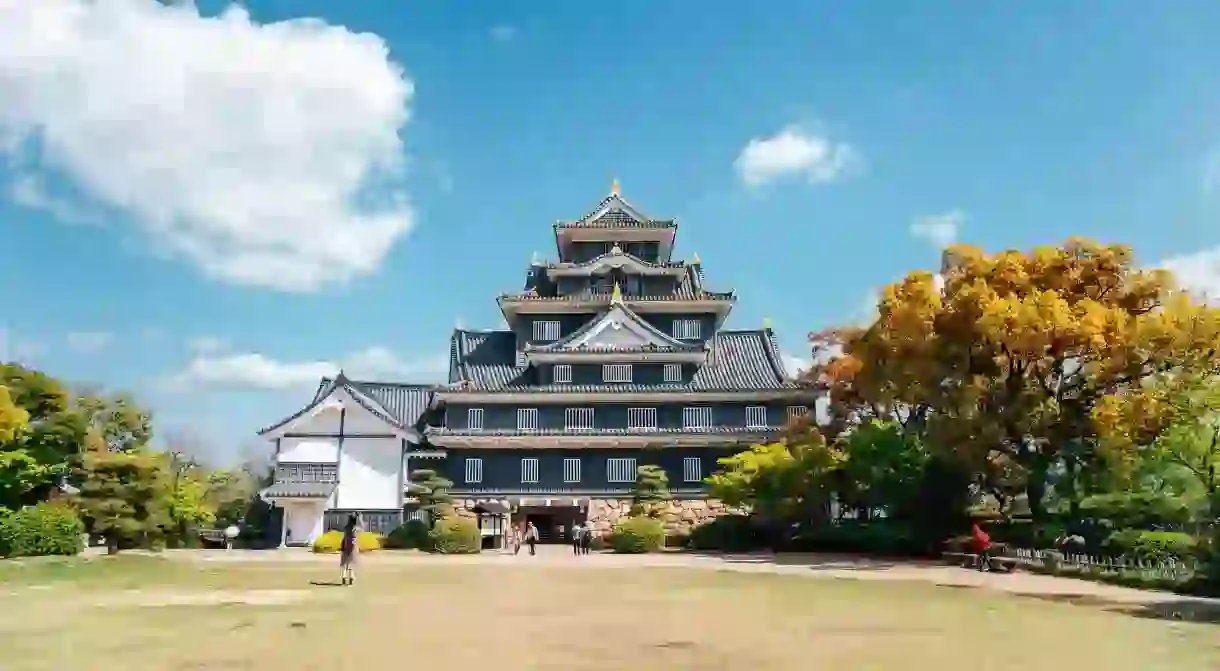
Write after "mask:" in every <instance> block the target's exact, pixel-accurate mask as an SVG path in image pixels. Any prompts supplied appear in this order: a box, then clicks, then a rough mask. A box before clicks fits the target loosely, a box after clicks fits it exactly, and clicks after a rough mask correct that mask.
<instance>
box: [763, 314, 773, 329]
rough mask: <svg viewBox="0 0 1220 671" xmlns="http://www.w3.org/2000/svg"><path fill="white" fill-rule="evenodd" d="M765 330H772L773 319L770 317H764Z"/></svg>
mask: <svg viewBox="0 0 1220 671" xmlns="http://www.w3.org/2000/svg"><path fill="white" fill-rule="evenodd" d="M763 328H764V329H766V330H768V331H770V330H771V318H770V317H763Z"/></svg>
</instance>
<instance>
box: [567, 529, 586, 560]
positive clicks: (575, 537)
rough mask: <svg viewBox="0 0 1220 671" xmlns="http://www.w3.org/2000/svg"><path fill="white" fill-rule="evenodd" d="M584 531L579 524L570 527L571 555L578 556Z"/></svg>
mask: <svg viewBox="0 0 1220 671" xmlns="http://www.w3.org/2000/svg"><path fill="white" fill-rule="evenodd" d="M584 535H585V530H584V529H582V528H581V527H580V522H577V523H575V524H573V525H572V538H571V539H570V540H571V541H572V554H574V555H578V554H581V552H580V543H581V541H582V540H584Z"/></svg>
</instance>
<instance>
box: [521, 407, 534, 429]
mask: <svg viewBox="0 0 1220 671" xmlns="http://www.w3.org/2000/svg"><path fill="white" fill-rule="evenodd" d="M517 430H518V431H537V430H538V408H517Z"/></svg>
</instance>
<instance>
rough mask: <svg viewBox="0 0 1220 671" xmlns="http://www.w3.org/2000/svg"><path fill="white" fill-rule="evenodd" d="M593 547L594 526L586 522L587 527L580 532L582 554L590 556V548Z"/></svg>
mask: <svg viewBox="0 0 1220 671" xmlns="http://www.w3.org/2000/svg"><path fill="white" fill-rule="evenodd" d="M592 545H593V525H592V524H591V523H589V522H585V526H584V528H583V529H581V531H580V553H581V554H584V555H587V554H589V548H590V547H591V546H592Z"/></svg>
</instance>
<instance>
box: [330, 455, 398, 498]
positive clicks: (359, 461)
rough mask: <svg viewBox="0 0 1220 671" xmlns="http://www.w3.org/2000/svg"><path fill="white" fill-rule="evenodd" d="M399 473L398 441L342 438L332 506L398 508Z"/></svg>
mask: <svg viewBox="0 0 1220 671" xmlns="http://www.w3.org/2000/svg"><path fill="white" fill-rule="evenodd" d="M401 470H402V443H401V441H400V440H399V439H398V438H350V437H348V438H344V439H343V453H342V455H340V460H339V489H338V492H337V493H338V498H337V503H336V504H335V507H337V508H343V509H345V510H346V509H370V510H371V509H393V508H398V507H399V506H400V505H402V492H401V491H400V489H399V479H398V475H399V472H400V471H401Z"/></svg>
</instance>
